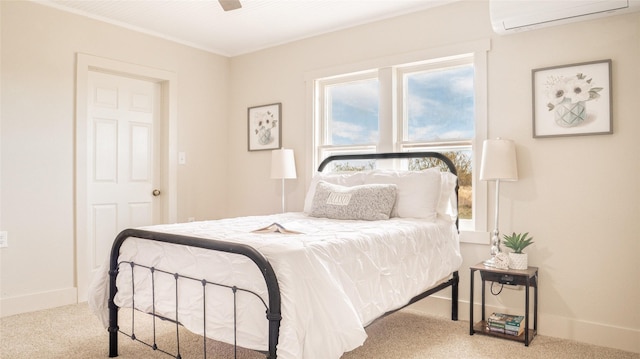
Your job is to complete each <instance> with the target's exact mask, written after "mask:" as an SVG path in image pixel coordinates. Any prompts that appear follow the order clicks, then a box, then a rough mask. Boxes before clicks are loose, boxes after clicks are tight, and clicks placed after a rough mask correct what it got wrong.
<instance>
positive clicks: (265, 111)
mask: <svg viewBox="0 0 640 359" xmlns="http://www.w3.org/2000/svg"><path fill="white" fill-rule="evenodd" d="M247 112H248V118H249V120H248V129H249V134H248V140H249V151H262V150H275V149H278V148H280V144H281V137H282V115H281V114H282V104H281V103H272V104H270V105H262V106H255V107H249V109H248V111H247Z"/></svg>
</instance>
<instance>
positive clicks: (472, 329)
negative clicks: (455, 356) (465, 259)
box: [469, 262, 538, 346]
mask: <svg viewBox="0 0 640 359" xmlns="http://www.w3.org/2000/svg"><path fill="white" fill-rule="evenodd" d="M469 269H470V270H471V279H470V282H471V292H470V294H469V296H470V298H469V335H473V334H474V333H479V334H486V335H492V336H496V337H500V338H505V339H510V340H515V341H519V342H523V343H524V345H525V346H529V343H531V341H532V340H533V338H534V337H535V336H536V334H537V333H538V267H529V268H527V269H524V270H517V269H497V268H493V267H487V266H485V265H484V264H483V263H482V262H481V263H478V264H476V265H474V266H471V267H470V268H469ZM476 271H479V272H480V278H481V279H482V320H481V321H480V322H477V323H476V324H474V323H473V321H474V318H473V282H474V281H475V277H474V273H475V272H476ZM485 282H496V283H500V284H504V285H522V286H524V288H525V314H524V325H525V331H524V333H523V334H522V335H519V336H514V335H507V334H501V333H496V332H492V331H489V330H488V329H487V326H486V322H485V320H486V316H485ZM531 287H533V288H534V289H535V290H534V293H533V329H530V328H529V288H531Z"/></svg>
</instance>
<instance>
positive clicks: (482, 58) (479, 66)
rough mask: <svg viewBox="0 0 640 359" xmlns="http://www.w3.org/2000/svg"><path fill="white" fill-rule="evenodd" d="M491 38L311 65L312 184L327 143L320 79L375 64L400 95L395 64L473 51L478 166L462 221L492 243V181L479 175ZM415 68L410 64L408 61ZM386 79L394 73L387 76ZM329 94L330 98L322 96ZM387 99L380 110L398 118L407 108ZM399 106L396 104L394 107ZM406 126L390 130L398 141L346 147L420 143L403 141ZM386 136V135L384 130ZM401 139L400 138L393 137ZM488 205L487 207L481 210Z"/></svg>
mask: <svg viewBox="0 0 640 359" xmlns="http://www.w3.org/2000/svg"><path fill="white" fill-rule="evenodd" d="M490 45H491V43H490V39H482V40H478V41H473V42H467V43H460V44H454V45H449V46H444V47H438V48H431V49H426V50H423V51H417V52H412V53H408V54H401V55H394V56H388V57H384V58H378V59H373V60H368V61H363V62H359V63H354V64H345V65H340V66H335V67H332V68H327V69H322V70H317V71H311V72H308V73H306V74H305V81H306V96H307V102H306V103H309V104H311V106H310V107H309V108H308V110H307V118H306V120H307V124H308V126H307V138H310V139H311V146H308V147H307V153H306V159H307V163H311V167H310V168H308V169H307V170H306V171H305V176H304V177H305V178H304V179H305V180H306V183H307V185H308V184H309V183H310V181H311V178H312V176H313V174H314V173H315V171H316V169H317V166H318V164H319V163H320V162H321V160H322V158H321V157H320V156H321V151H320V150H318V147H319V146H321V144H322V143H323V142H322V141H321V138H320V137H319V136H320V134H321V133H322V128H320V126H321V122H323V121H315V120H314V119H316V118H318V117H317V116H320V115H321V112H320V111H321V110H322V106H323V103H322V102H320V101H321V98H320V96H317V97H316V93H317V91H319V88H318V81H317V80H318V79H325V80H326V79H329V78H333V77H335V78H336V79H337V81H339V82H341V81H342V79H344V77H342V76H341V75H343V74H357V73H367V72H370V71H374V70H373V69H377V71H378V72H379V74H378V75H379V76H378V77H379V79H380V84H379V86H380V93H381V94H383V93H391V94H392V95H391V96H399V95H398V93H397V92H389V91H384V88H385V86H393V85H395V84H394V81H396V80H397V78H396V76H397V75H396V74H395V70H394V68H397V66H398V65H400V64H412V63H416V64H417V63H424V62H425V61H428V60H430V59H443V58H456V57H459V56H463V55H466V54H473V64H474V69H475V70H474V87H475V88H474V92H475V120H476V122H475V137H474V138H473V140H472V141H471V148H472V153H473V154H472V166H473V168H474V171H473V179H472V180H473V188H474V198H473V214H474V215H473V220H469V221H467V222H469V223H463V222H464V221H461V226H460V230H461V236H460V237H461V238H460V239H461V242H465V243H478V244H488V243H489V233H488V231H487V227H488V226H487V209H488V208H487V205H488V203H487V183H486V182H480V181H479V173H480V158H481V153H480V152H481V151H480V149H481V148H482V142H483V141H484V140H485V139H486V138H487V52H488V51H489V49H490ZM407 68H409V67H407ZM387 71H390V72H391V73H390V74H385V72H387ZM383 79H388V80H386V81H389V82H385V80H383ZM322 100H324V98H322ZM392 100H393V103H394V104H396V103H397V102H396V99H392ZM385 103H392V102H387V101H381V102H380V108H379V111H380V116H381V117H382V116H390V117H392V118H393V121H390V122H391V123H393V122H397V121H395V120H396V118H397V116H400V115H401V113H400V114H399V113H398V111H403V109H402V108H399V107H398V106H397V105H395V106H389V107H391V108H387V106H385V105H384V104H385ZM394 108H395V109H396V110H395V111H394ZM382 126H383V123H381V124H380V128H379V131H380V132H381V133H382V132H383V131H393V129H388V128H386V127H385V128H383V127H382ZM401 135H402V132H401V128H400V129H397V133H394V134H393V136H387V137H389V138H392V142H396V144H393V143H388V141H385V140H382V141H379V143H378V144H376V145H375V146H373V145H371V146H362V147H361V148H358V149H355V148H354V147H352V146H349V147H348V148H347V147H345V148H343V149H342V150H344V151H345V152H346V151H347V150H348V151H349V153H354V150H356V151H360V152H392V151H400V150H407V149H408V147H410V146H413V145H415V144H413V143H412V144H409V143H407V144H402V147H400V144H401V142H400V141H398V136H401ZM380 138H383V136H380ZM393 139H395V141H394V140H393ZM331 150H332V151H334V152H338V151H340V150H341V148H339V147H332V148H331ZM481 209H484V210H481Z"/></svg>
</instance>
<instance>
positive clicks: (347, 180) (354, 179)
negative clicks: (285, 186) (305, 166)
mask: <svg viewBox="0 0 640 359" xmlns="http://www.w3.org/2000/svg"><path fill="white" fill-rule="evenodd" d="M364 178H365V174H364V172H333V173H322V172H316V174H315V175H314V176H313V179H311V183H310V184H309V189H308V190H307V196H306V197H305V198H304V209H303V211H304V213H307V214H309V213H311V203H312V202H313V196H314V195H315V193H316V185H317V184H318V182H320V181H325V182H328V183H332V184H337V185H341V186H346V187H351V186H357V185H362V184H364Z"/></svg>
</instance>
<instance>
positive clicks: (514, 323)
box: [487, 313, 525, 336]
mask: <svg viewBox="0 0 640 359" xmlns="http://www.w3.org/2000/svg"><path fill="white" fill-rule="evenodd" d="M487 329H488V330H489V331H492V332H495V333H502V334H507V335H514V336H519V335H521V334H522V333H524V329H525V328H524V316H522V315H510V314H504V313H493V314H491V315H490V316H489V318H487Z"/></svg>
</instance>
